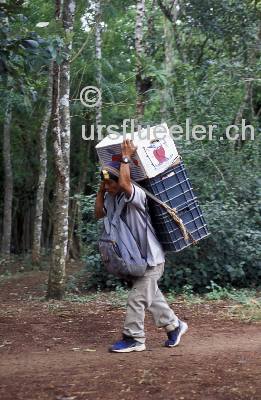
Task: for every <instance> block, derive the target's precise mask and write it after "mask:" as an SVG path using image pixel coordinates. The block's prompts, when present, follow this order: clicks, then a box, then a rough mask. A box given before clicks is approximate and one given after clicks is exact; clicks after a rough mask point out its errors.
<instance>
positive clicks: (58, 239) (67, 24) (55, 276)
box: [47, 0, 75, 299]
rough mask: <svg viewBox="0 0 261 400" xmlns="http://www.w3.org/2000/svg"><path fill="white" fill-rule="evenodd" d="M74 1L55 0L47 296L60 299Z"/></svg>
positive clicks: (64, 249)
mask: <svg viewBox="0 0 261 400" xmlns="http://www.w3.org/2000/svg"><path fill="white" fill-rule="evenodd" d="M74 12H75V0H64V3H62V1H61V0H56V20H58V21H59V20H60V21H61V22H62V25H63V29H64V39H65V44H64V46H63V57H64V58H63V61H62V63H61V65H58V63H57V62H55V63H54V75H53V79H54V82H53V136H54V164H55V178H56V180H55V199H54V215H55V221H54V226H53V245H52V259H51V266H50V270H49V281H48V290H47V298H54V299H61V298H62V297H63V295H64V290H65V266H66V255H67V245H68V208H69V189H70V109H69V104H70V103H69V96H70V55H71V49H72V32H73V22H74Z"/></svg>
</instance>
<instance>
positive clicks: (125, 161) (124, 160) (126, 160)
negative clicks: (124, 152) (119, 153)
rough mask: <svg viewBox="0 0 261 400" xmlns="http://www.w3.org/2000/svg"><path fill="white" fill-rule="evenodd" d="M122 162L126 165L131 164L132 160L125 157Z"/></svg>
mask: <svg viewBox="0 0 261 400" xmlns="http://www.w3.org/2000/svg"><path fill="white" fill-rule="evenodd" d="M122 161H123V162H124V163H125V164H128V163H129V162H130V160H129V159H128V157H123V159H122Z"/></svg>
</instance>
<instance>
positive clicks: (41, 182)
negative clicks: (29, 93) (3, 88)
mask: <svg viewBox="0 0 261 400" xmlns="http://www.w3.org/2000/svg"><path fill="white" fill-rule="evenodd" d="M52 90H53V62H51V65H50V68H49V77H48V87H47V94H46V97H47V99H46V106H45V111H44V119H43V121H42V125H41V128H40V132H39V159H40V165H39V177H38V185H37V192H36V204H35V217H34V233H33V245H32V262H33V263H34V264H38V263H39V262H40V257H41V234H42V220H43V201H44V188H45V181H46V175H47V150H46V136H47V131H48V126H49V123H50V117H51V112H52Z"/></svg>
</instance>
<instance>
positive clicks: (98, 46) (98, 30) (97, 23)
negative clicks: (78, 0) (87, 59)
mask: <svg viewBox="0 0 261 400" xmlns="http://www.w3.org/2000/svg"><path fill="white" fill-rule="evenodd" d="M101 48H102V40H101V1H100V0H97V1H96V2H95V55H96V82H97V87H98V89H99V90H100V94H101V97H100V101H99V102H98V104H97V106H96V129H98V125H101V124H102V50H101Z"/></svg>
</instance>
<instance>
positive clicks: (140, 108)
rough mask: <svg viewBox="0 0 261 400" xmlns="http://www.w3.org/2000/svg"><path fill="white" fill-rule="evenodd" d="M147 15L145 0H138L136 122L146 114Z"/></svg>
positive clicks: (136, 28)
mask: <svg viewBox="0 0 261 400" xmlns="http://www.w3.org/2000/svg"><path fill="white" fill-rule="evenodd" d="M144 17H145V0H137V7H136V26H135V50H136V122H139V121H140V120H141V119H142V118H143V115H144V107H145V91H146V90H145V86H144V83H145V82H144V80H143V78H142V64H143V63H142V60H143V57H144V44H143V24H144Z"/></svg>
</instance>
